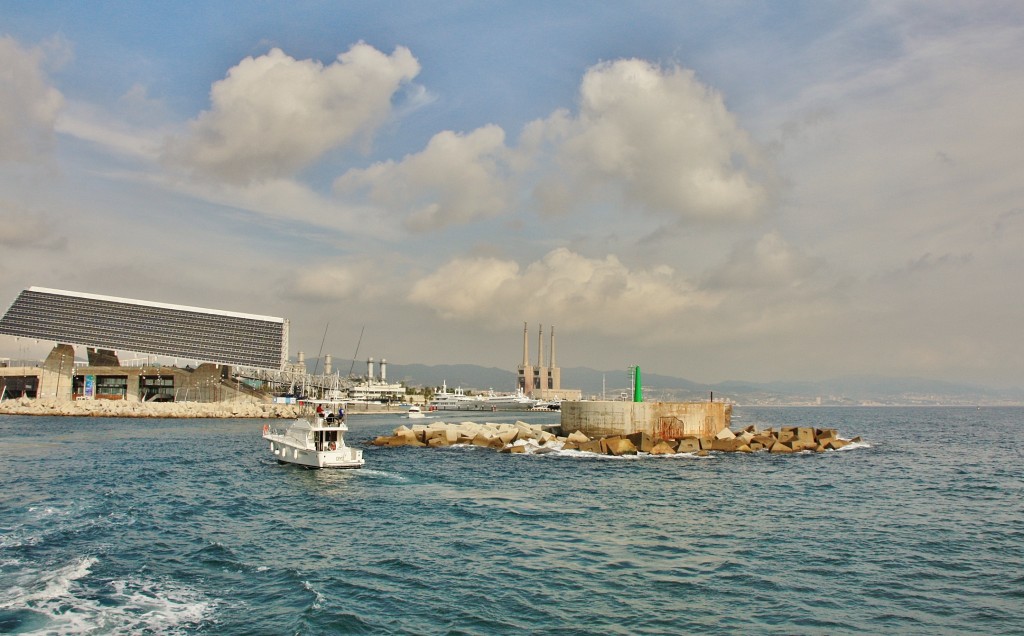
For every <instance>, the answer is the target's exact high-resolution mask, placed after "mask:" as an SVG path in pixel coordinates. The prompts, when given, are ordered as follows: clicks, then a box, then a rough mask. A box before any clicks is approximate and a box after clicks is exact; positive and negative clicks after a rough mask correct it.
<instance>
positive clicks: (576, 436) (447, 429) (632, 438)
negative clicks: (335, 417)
mask: <svg viewBox="0 0 1024 636" xmlns="http://www.w3.org/2000/svg"><path fill="white" fill-rule="evenodd" d="M860 441H861V439H860V438H859V437H855V438H853V439H844V438H841V437H840V436H839V434H838V432H837V431H836V430H835V429H832V428H813V427H803V426H801V427H795V426H794V427H781V428H778V429H775V428H768V429H763V430H757V429H756V428H755V427H754V426H747V427H746V428H744V429H743V430H741V431H739V432H733V431H732V430H731V429H728V428H725V429H722V430H720V431H718V432H717V433H716V434H715V435H713V436H710V435H684V436H681V437H678V438H671V439H663V438H659V437H654V436H652V435H650V434H648V433H647V432H644V431H637V432H634V433H629V434H626V435H607V436H600V437H591V436H589V435H587V434H585V433H583V432H581V431H579V430H576V431H573V432H572V433H570V434H568V435H565V436H562V435H558V434H556V433H554V432H552V431H550V430H547V428H546V427H543V426H540V425H537V424H527V423H526V422H521V421H520V422H515V423H514V424H493V423H483V424H478V423H476V422H458V423H446V422H432V423H430V424H426V425H423V424H417V425H414V426H412V427H411V428H410V427H408V426H404V425H403V426H399V427H398V428H396V429H394V431H393V432H392V434H391V435H384V436H380V437H377V438H376V439H374V440H373V442H372V443H373V445H375V446H412V447H417V448H439V447H445V446H455V445H459V444H462V445H472V446H483V447H486V448H492V449H494V450H497V451H500V452H504V453H529V454H543V453H550V452H555V451H570V450H572V451H581V452H589V453H596V454H599V455H614V456H621V455H636V454H639V453H647V454H650V455H675V454H680V453H692V454H695V455H697V456H706V455H708V454H709V453H710V452H712V451H720V452H737V453H754V452H759V451H764V452H768V453H775V454H778V453H798V452H802V451H814V452H818V453H823V452H826V451H833V450H839V449H841V448H845V447H846V446H849V445H850V444H853V443H856V442H860Z"/></svg>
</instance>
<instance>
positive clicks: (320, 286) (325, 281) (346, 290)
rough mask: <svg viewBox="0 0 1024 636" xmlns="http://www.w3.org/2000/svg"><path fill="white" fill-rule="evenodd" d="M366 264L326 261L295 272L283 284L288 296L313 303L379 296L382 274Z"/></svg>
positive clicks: (283, 289) (282, 291)
mask: <svg viewBox="0 0 1024 636" xmlns="http://www.w3.org/2000/svg"><path fill="white" fill-rule="evenodd" d="M379 274H380V273H378V275H374V270H373V268H372V266H370V265H369V264H366V263H345V264H342V263H327V264H320V265H314V266H312V267H307V268H303V269H301V270H296V271H295V272H293V273H292V274H291V275H290V276H289V277H288V278H287V280H284V281H282V282H281V283H280V286H281V294H282V295H283V296H285V297H286V298H291V299H296V300H300V301H308V302H313V303H336V302H340V301H355V300H367V299H370V298H374V297H376V296H377V295H378V292H377V291H376V290H377V287H378V286H380V285H381V284H382V281H381V276H380V275H379Z"/></svg>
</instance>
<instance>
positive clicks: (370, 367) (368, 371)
mask: <svg viewBox="0 0 1024 636" xmlns="http://www.w3.org/2000/svg"><path fill="white" fill-rule="evenodd" d="M366 380H367V381H370V380H373V358H372V357H371V358H369V359H367V361H366Z"/></svg>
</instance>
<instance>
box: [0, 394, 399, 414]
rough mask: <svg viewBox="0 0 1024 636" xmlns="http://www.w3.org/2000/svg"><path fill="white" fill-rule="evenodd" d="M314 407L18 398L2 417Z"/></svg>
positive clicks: (355, 409) (394, 409) (2, 407)
mask: <svg viewBox="0 0 1024 636" xmlns="http://www.w3.org/2000/svg"><path fill="white" fill-rule="evenodd" d="M310 408H311V407H309V406H305V407H304V406H302V405H300V404H279V403H276V402H262V401H253V400H232V401H226V402H143V401H140V400H62V399H49V398H42V399H40V398H36V399H31V398H14V399H7V400H4V401H3V402H0V415H48V416H73V417H160V418H260V419H264V418H266V419H286V418H294V417H299V416H300V415H303V414H304V413H306V412H308V411H309V409H310ZM402 411H403V409H402V408H401V407H398V406H389V405H387V404H346V405H345V413H346V414H348V415H361V414H382V413H383V414H386V413H400V412H402Z"/></svg>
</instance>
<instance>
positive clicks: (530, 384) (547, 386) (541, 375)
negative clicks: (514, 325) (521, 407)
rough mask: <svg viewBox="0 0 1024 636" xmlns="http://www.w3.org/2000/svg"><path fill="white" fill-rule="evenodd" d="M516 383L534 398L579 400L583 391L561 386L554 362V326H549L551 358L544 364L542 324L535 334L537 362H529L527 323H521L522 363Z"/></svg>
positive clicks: (556, 365)
mask: <svg viewBox="0 0 1024 636" xmlns="http://www.w3.org/2000/svg"><path fill="white" fill-rule="evenodd" d="M517 382H518V384H517V386H518V387H519V389H520V390H522V392H523V393H525V394H526V395H527V396H528V397H531V398H533V399H535V400H543V401H550V400H579V399H581V397H582V395H583V392H582V391H580V390H579V389H563V388H562V369H561V367H559V366H558V364H557V363H556V362H555V328H554V326H552V327H551V360H550V362H549V363H548V364H547V365H546V366H545V364H544V325H541V326H540V333H539V334H538V336H537V364H536V366H534V365H531V364H530V338H529V334H528V331H527V325H526V323H525V322H524V323H523V363H522V364H520V365H519V373H518V381H517Z"/></svg>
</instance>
